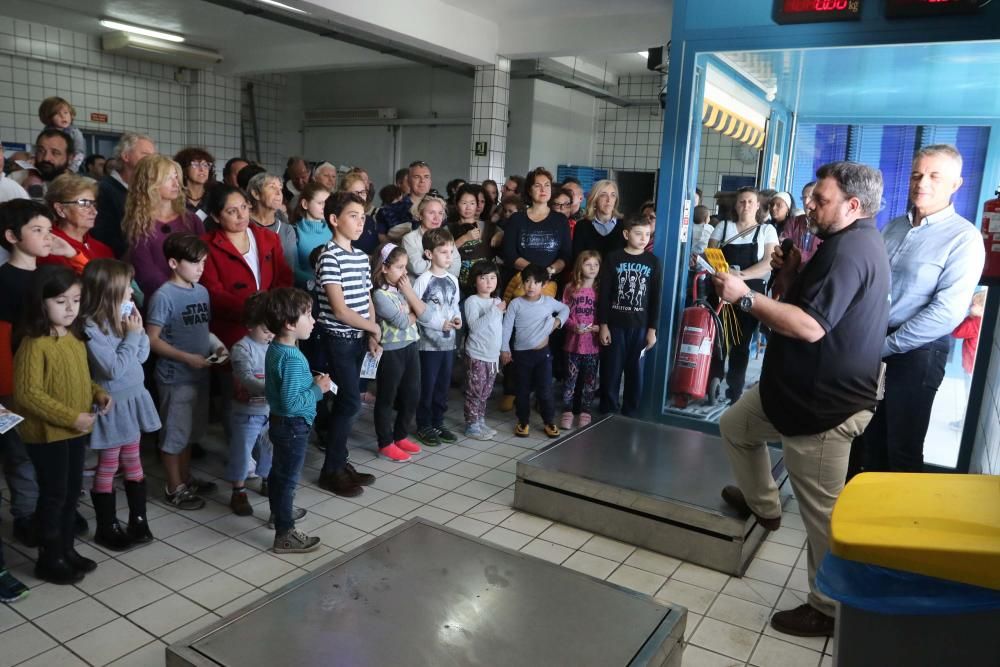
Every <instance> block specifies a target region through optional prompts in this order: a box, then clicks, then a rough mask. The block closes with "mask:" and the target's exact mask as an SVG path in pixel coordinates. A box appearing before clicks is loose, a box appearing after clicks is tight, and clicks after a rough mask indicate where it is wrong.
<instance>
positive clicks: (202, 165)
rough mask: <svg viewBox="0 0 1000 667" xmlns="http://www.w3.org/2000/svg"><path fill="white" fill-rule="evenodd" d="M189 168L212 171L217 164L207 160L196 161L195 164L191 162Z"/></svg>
mask: <svg viewBox="0 0 1000 667" xmlns="http://www.w3.org/2000/svg"><path fill="white" fill-rule="evenodd" d="M189 166H191V167H194V168H195V169H211V168H212V167H214V166H215V164H214V163H212V162H208V161H206V160H195V161H194V162H191V163H190V165H189Z"/></svg>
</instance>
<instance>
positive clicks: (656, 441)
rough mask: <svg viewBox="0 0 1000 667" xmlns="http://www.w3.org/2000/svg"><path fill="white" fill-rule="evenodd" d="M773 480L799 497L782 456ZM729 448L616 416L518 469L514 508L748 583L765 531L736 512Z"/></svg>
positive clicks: (775, 455) (774, 464) (774, 463)
mask: <svg viewBox="0 0 1000 667" xmlns="http://www.w3.org/2000/svg"><path fill="white" fill-rule="evenodd" d="M769 450H770V454H771V472H772V474H773V475H774V479H775V481H776V482H777V484H778V488H779V490H780V491H781V494H782V504H784V502H785V500H786V499H787V498H788V497H789V496H790V492H789V490H788V489H789V484H788V480H787V477H788V476H787V473H786V472H785V467H784V464H783V461H782V455H781V450H779V449H776V448H773V447H769ZM727 484H733V478H732V473H731V472H730V466H729V459H728V458H727V456H726V452H725V450H724V445H723V443H722V440H721V439H720V438H718V437H716V436H711V435H708V434H705V433H700V432H697V431H689V430H685V429H679V428H673V427H670V426H663V425H660V424H652V423H649V422H643V421H639V420H636V419H628V418H626V417H620V416H611V417H607V418H605V419H602V420H601V421H599V422H595V423H593V424H591V425H590V426H588V427H587V428H585V429H582V430H580V431H577V432H575V433H573V434H572V435H570V436H568V437H567V438H565V439H563V440H560V441H557V442H555V443H554V444H552V445H550V446H548V447H546V448H545V449H543V450H541V451H539V452H537V453H534V454H531V455H529V456H527V457H525V458H523V459H521V460H520V461H518V462H517V483H516V485H515V487H514V488H515V491H514V507H516V508H517V509H520V510H524V511H525V512H530V513H532V514H537V515H539V516H543V517H546V518H548V519H554V520H556V521H561V522H563V523H567V524H569V525H571V526H576V527H578V528H582V529H584V530H589V531H591V532H594V533H598V534H600V535H604V536H607V537H611V538H614V539H616V540H621V541H623V542H628V543H629V544H636V545H640V546H643V547H645V548H647V549H651V550H653V551H658V552H660V553H664V554H667V555H669V556H674V557H675V558H681V559H683V560H686V561H688V562H691V563H697V564H698V565H703V566H705V567H709V568H712V569H714V570H719V571H721V572H727V573H729V574H733V575H736V576H741V575H742V574H743V572H744V571H745V570H746V567H747V565H748V564H749V562H750V559H751V558H752V557H753V554H754V551H756V549H757V547H758V546H759V544H760V542H761V540H763V538H764V533H765V531H764V529H763V528H761V527H760V526H759V525H757V522H756V520H755V519H754V518H753V517H750V518H749V519H745V518H742V517H740V516H739V514H737V512H736V511H735V510H733V509H732V508H731V507H729V506H728V505H726V504H725V503H724V502H723V501H722V498H721V497H720V495H719V493H720V491H721V490H722V487H723V486H725V485H727Z"/></svg>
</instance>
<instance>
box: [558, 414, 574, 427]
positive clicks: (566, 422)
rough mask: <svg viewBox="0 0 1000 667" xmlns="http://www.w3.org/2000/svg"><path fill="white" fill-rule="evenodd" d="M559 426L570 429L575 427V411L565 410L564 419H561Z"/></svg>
mask: <svg viewBox="0 0 1000 667" xmlns="http://www.w3.org/2000/svg"><path fill="white" fill-rule="evenodd" d="M559 428H562V429H566V430H569V429H571V428H573V413H572V412H564V413H562V419H560V420H559Z"/></svg>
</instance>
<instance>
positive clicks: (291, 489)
mask: <svg viewBox="0 0 1000 667" xmlns="http://www.w3.org/2000/svg"><path fill="white" fill-rule="evenodd" d="M353 388H354V387H351V389H353ZM311 430H312V425H311V424H310V423H309V422H307V421H306V420H305V418H304V417H279V416H278V415H271V418H270V427H269V429H268V433H269V434H270V436H271V444H272V446H273V447H274V459H273V460H272V462H271V474H270V475H268V478H267V483H268V498H267V499H268V501H269V504H270V506H271V514H273V515H274V530H275V532H276V533H277V534H278V535H284V534H285V533H287V532H288V531H290V530H291V529H292V528H294V527H295V520H294V519H292V501H294V500H295V486H296V485H297V484H298V482H299V475H300V474H301V473H302V464H304V463H305V460H306V447H307V446H308V444H309V432H310V431H311ZM245 471H246V467H245V466H244V472H245Z"/></svg>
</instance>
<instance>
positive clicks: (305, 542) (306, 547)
mask: <svg viewBox="0 0 1000 667" xmlns="http://www.w3.org/2000/svg"><path fill="white" fill-rule="evenodd" d="M318 548H319V538H318V537H310V536H309V535H306V534H305V533H303V532H302V531H300V530H295V529H294V528H292V529H291V530H290V531H288V532H287V533H285V534H284V535H275V536H274V545H273V546H272V547H271V551H273V552H274V553H276V554H304V553H307V552H309V551H315V550H316V549H318Z"/></svg>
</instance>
